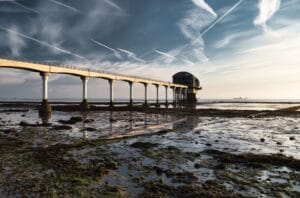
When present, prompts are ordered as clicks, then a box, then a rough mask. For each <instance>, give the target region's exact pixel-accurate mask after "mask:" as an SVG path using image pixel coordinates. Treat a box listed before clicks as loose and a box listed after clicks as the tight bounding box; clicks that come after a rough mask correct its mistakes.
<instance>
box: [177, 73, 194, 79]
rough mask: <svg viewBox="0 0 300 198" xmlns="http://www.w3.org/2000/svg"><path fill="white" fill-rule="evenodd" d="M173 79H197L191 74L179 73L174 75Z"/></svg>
mask: <svg viewBox="0 0 300 198" xmlns="http://www.w3.org/2000/svg"><path fill="white" fill-rule="evenodd" d="M173 78H196V77H195V76H194V75H193V74H191V73H189V72H178V73H176V74H174V75H173Z"/></svg>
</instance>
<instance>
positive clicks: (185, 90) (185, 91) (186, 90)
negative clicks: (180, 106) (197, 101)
mask: <svg viewBox="0 0 300 198" xmlns="http://www.w3.org/2000/svg"><path fill="white" fill-rule="evenodd" d="M187 93H188V89H187V88H185V89H184V100H187Z"/></svg>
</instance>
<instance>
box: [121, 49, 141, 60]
mask: <svg viewBox="0 0 300 198" xmlns="http://www.w3.org/2000/svg"><path fill="white" fill-rule="evenodd" d="M117 50H119V51H120V52H123V53H125V54H127V55H128V57H129V58H132V59H134V60H136V61H138V62H146V61H145V60H143V59H141V58H138V57H137V56H136V54H135V53H133V52H131V51H128V50H125V49H121V48H117Z"/></svg>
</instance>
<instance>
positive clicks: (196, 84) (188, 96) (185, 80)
mask: <svg viewBox="0 0 300 198" xmlns="http://www.w3.org/2000/svg"><path fill="white" fill-rule="evenodd" d="M173 83H178V84H182V85H186V86H188V89H187V92H186V93H183V92H182V91H181V90H178V89H176V91H175V93H176V97H177V98H178V99H179V101H183V102H185V103H187V104H189V103H196V102H197V98H196V95H197V92H198V91H199V90H201V89H202V87H201V86H200V81H199V80H198V79H197V78H196V77H195V76H194V75H193V74H191V73H189V72H178V73H176V74H174V75H173Z"/></svg>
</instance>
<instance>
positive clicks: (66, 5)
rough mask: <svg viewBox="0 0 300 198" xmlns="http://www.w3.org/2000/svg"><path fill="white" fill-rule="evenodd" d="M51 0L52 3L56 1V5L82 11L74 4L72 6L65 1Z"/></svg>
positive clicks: (78, 11)
mask: <svg viewBox="0 0 300 198" xmlns="http://www.w3.org/2000/svg"><path fill="white" fill-rule="evenodd" d="M49 1H51V2H52V3H55V4H56V5H59V6H62V7H64V8H67V9H69V10H72V11H74V12H77V13H81V11H80V10H78V9H77V8H74V7H73V6H70V5H68V4H65V3H62V2H60V1H56V0H49Z"/></svg>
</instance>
